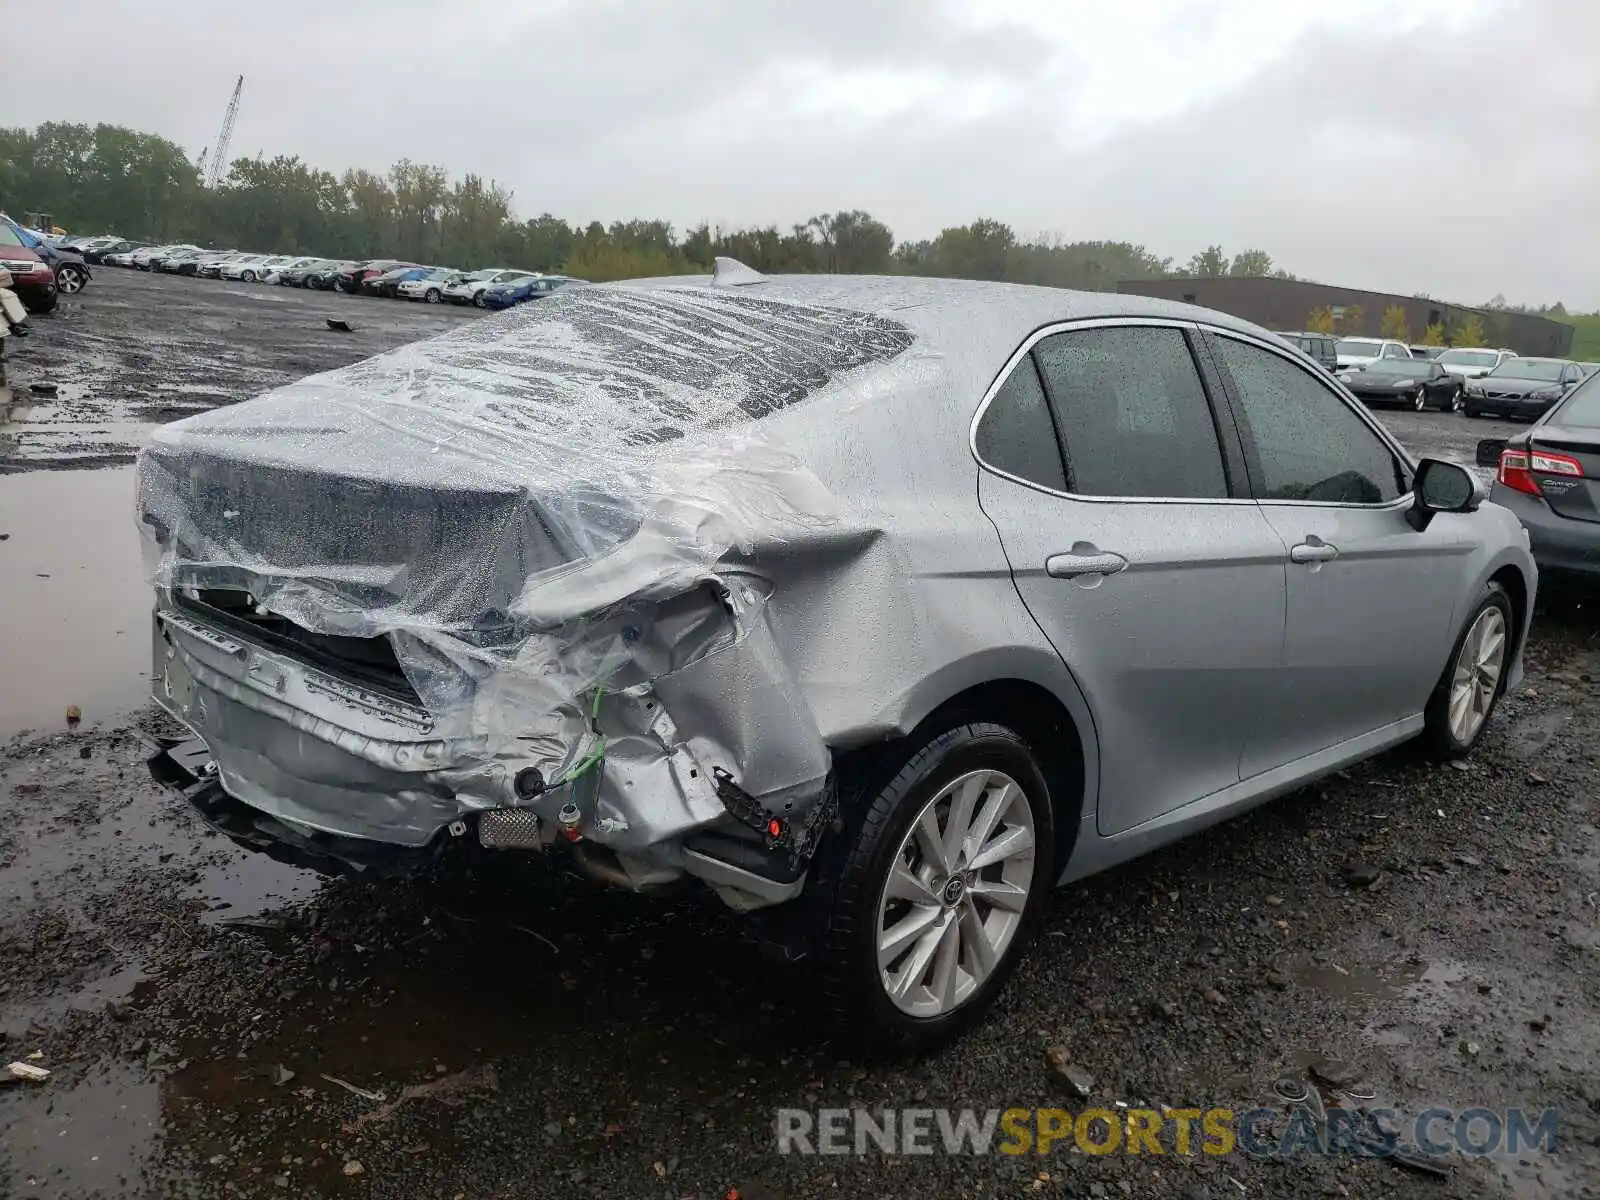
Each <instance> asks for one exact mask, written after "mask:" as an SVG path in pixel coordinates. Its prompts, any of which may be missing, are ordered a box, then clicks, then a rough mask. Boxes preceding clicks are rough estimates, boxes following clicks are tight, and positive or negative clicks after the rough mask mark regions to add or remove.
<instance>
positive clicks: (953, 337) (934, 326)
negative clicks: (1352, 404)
mask: <svg viewBox="0 0 1600 1200" xmlns="http://www.w3.org/2000/svg"><path fill="white" fill-rule="evenodd" d="M764 280H765V281H764V282H762V283H758V284H752V285H749V286H744V287H737V288H729V289H722V288H718V289H717V290H718V291H724V290H726V291H731V292H735V293H737V294H741V295H744V296H748V297H749V298H750V299H752V300H761V299H770V300H782V301H789V302H792V303H798V304H818V305H827V306H832V307H838V308H853V309H857V310H859V311H862V312H867V313H872V314H874V315H877V316H882V317H887V318H889V319H891V320H894V321H898V322H899V323H900V324H902V325H905V326H907V327H908V328H909V329H911V331H912V332H913V333H915V334H916V335H917V336H918V340H919V341H922V342H924V343H928V344H931V345H933V346H937V347H939V348H942V349H945V350H947V351H950V352H952V353H964V352H980V351H988V352H991V353H993V352H1000V348H1001V347H1004V351H1003V355H1004V356H1009V355H1010V353H1011V352H1012V351H1013V350H1015V349H1016V348H1017V346H1019V345H1020V344H1021V343H1022V340H1023V338H1025V337H1026V336H1027V335H1028V334H1029V333H1031V332H1033V331H1034V330H1035V329H1038V328H1039V327H1041V326H1044V325H1051V324H1055V323H1057V322H1062V321H1077V320H1087V319H1091V318H1095V317H1150V318H1157V319H1163V318H1164V319H1166V320H1175V321H1204V322H1206V323H1208V324H1211V325H1215V326H1218V327H1221V328H1224V329H1234V330H1237V331H1239V332H1241V333H1248V334H1252V335H1254V336H1257V337H1260V336H1272V335H1271V332H1270V331H1269V330H1267V329H1264V328H1262V327H1261V326H1259V325H1253V324H1251V323H1250V322H1249V321H1244V320H1240V319H1239V318H1238V317H1234V316H1230V315H1228V314H1227V313H1223V312H1218V311H1216V310H1215V309H1208V308H1202V307H1200V306H1199V305H1195V304H1184V303H1182V302H1180V301H1176V300H1165V299H1161V298H1158V297H1154V296H1136V295H1131V294H1128V293H1124V292H1079V291H1071V290H1068V289H1066V288H1052V287H1039V286H1036V285H1034V284H1026V283H992V282H987V281H982V280H973V279H942V278H936V277H931V276H902V275H769V276H765V277H764ZM711 282H712V278H711V277H710V276H707V275H672V276H664V277H660V278H655V279H638V280H629V281H626V282H624V283H621V284H618V285H614V286H621V287H628V288H638V289H642V290H651V289H655V288H672V287H676V288H682V287H700V288H704V287H708V286H710V284H711ZM591 286H607V285H591Z"/></svg>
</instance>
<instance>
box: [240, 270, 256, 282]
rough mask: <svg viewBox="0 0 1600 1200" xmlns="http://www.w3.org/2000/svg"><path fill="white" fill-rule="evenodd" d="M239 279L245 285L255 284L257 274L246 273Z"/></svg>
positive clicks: (252, 272)
mask: <svg viewBox="0 0 1600 1200" xmlns="http://www.w3.org/2000/svg"><path fill="white" fill-rule="evenodd" d="M239 278H240V279H241V280H242V281H243V282H245V283H254V282H255V281H256V273H255V272H254V271H246V272H244V273H243V274H242V275H240V276H239Z"/></svg>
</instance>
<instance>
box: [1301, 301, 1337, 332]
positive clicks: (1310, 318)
mask: <svg viewBox="0 0 1600 1200" xmlns="http://www.w3.org/2000/svg"><path fill="white" fill-rule="evenodd" d="M1306 332H1307V333H1332V332H1333V309H1332V308H1330V307H1328V305H1326V304H1324V305H1323V306H1322V307H1321V308H1313V309H1312V310H1311V311H1310V312H1308V313H1307V314H1306Z"/></svg>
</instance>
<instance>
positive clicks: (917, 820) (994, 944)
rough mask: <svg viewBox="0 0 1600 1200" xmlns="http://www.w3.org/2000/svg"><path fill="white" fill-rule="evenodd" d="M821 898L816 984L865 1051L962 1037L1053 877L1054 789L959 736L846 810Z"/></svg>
mask: <svg viewBox="0 0 1600 1200" xmlns="http://www.w3.org/2000/svg"><path fill="white" fill-rule="evenodd" d="M848 808H849V809H850V810H852V811H849V812H847V813H846V815H845V821H846V832H845V833H844V834H842V835H841V838H842V841H841V843H840V849H839V851H838V854H839V858H838V861H837V874H836V875H834V876H833V878H831V879H830V880H828V881H827V882H826V883H824V884H822V885H821V888H820V895H819V896H818V897H817V903H818V905H819V913H820V920H821V929H820V933H821V936H820V938H819V944H820V946H821V948H822V955H821V958H822V962H821V971H822V981H823V988H824V993H825V996H826V1000H827V1003H828V1005H829V1007H830V1008H831V1009H832V1010H833V1013H834V1016H835V1018H836V1021H837V1025H838V1028H840V1029H843V1030H847V1031H849V1032H848V1036H849V1037H850V1038H851V1039H852V1040H853V1041H855V1042H856V1043H857V1044H858V1045H859V1046H860V1047H862V1048H863V1049H866V1050H869V1051H874V1052H881V1051H883V1050H886V1049H887V1050H891V1051H906V1050H928V1049H932V1048H934V1047H936V1046H940V1045H943V1044H945V1043H947V1042H950V1041H952V1040H953V1039H955V1038H956V1037H958V1036H959V1035H960V1034H961V1033H962V1032H963V1031H964V1030H966V1029H967V1028H968V1027H969V1026H970V1025H972V1024H973V1023H974V1022H975V1021H977V1020H978V1019H979V1018H980V1017H981V1016H982V1015H983V1013H984V1011H985V1010H986V1009H987V1008H988V1007H989V1005H990V1004H991V1003H993V1001H994V999H995V997H996V996H997V995H998V994H999V992H1000V990H1001V989H1002V988H1003V987H1004V985H1005V982H1006V980H1007V979H1008V978H1009V977H1010V975H1011V973H1012V972H1013V971H1015V970H1016V967H1017V964H1018V962H1019V961H1020V960H1021V958H1022V955H1023V953H1024V949H1025V947H1026V946H1027V943H1028V941H1029V939H1030V937H1031V936H1032V933H1033V929H1034V926H1035V925H1036V923H1037V921H1038V918H1039V914H1040V912H1041V911H1042V909H1043V906H1044V904H1045V902H1046V900H1047V895H1048V892H1049V890H1050V884H1051V882H1052V880H1053V878H1054V876H1053V869H1054V862H1053V860H1054V847H1055V821H1054V814H1053V810H1052V808H1051V800H1050V793H1049V788H1048V787H1047V786H1046V784H1045V781H1044V777H1043V775H1042V774H1041V773H1040V770H1039V767H1038V764H1037V763H1036V762H1035V760H1034V757H1033V754H1032V752H1031V750H1030V749H1029V747H1028V745H1027V743H1026V742H1024V741H1023V740H1022V738H1021V737H1019V736H1018V735H1017V734H1016V733H1015V732H1013V731H1012V730H1010V729H1007V728H1004V727H1003V726H999V725H990V724H971V725H962V726H960V727H958V728H956V729H952V730H950V731H949V732H946V733H942V734H939V735H938V736H936V737H933V738H931V739H930V740H929V741H928V742H926V743H925V744H924V745H923V746H922V748H921V749H919V750H917V751H916V752H915V753H914V754H913V755H912V756H911V758H910V759H909V761H907V762H906V763H905V765H904V766H903V767H902V768H901V769H900V771H899V772H898V773H897V774H896V775H895V776H894V778H893V779H891V780H889V781H888V782H887V783H886V784H883V785H882V786H881V787H877V788H872V789H870V790H868V791H867V792H866V793H865V794H862V795H860V796H858V797H856V798H855V802H854V803H849V804H848Z"/></svg>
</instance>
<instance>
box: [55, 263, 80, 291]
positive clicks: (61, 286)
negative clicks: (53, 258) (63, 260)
mask: <svg viewBox="0 0 1600 1200" xmlns="http://www.w3.org/2000/svg"><path fill="white" fill-rule="evenodd" d="M87 282H88V280H86V279H85V278H84V275H83V271H82V270H80V269H79V268H77V267H74V266H71V265H68V266H64V267H62V268H61V269H60V270H59V271H57V272H56V288H57V290H58V291H61V292H64V293H65V294H66V295H68V296H75V295H77V294H78V293H79V292H81V291H83V285H84V284H85V283H87Z"/></svg>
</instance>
